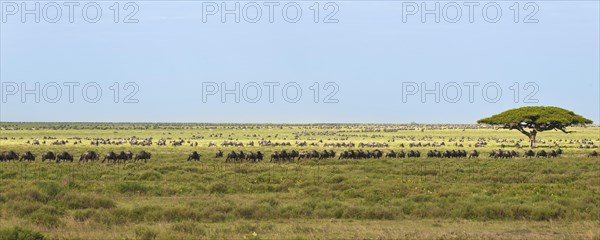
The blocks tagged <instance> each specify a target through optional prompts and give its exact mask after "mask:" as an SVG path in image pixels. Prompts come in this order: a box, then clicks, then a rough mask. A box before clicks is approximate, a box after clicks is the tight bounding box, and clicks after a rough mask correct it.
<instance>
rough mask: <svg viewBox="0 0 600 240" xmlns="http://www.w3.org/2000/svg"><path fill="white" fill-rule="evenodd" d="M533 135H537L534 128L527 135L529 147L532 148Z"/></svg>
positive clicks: (533, 146)
mask: <svg viewBox="0 0 600 240" xmlns="http://www.w3.org/2000/svg"><path fill="white" fill-rule="evenodd" d="M535 135H537V131H535V130H533V131H531V133H530V135H529V147H531V148H532V149H533V148H535Z"/></svg>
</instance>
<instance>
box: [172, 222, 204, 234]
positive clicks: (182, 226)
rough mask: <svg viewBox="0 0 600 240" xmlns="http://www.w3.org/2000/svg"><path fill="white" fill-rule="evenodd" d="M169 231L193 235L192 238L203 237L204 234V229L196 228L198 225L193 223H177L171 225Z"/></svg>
mask: <svg viewBox="0 0 600 240" xmlns="http://www.w3.org/2000/svg"><path fill="white" fill-rule="evenodd" d="M171 229H173V231H176V232H180V233H184V234H188V235H194V236H203V235H205V234H206V230H204V228H202V227H200V226H198V224H196V223H194V222H182V223H177V224H175V225H173V227H171Z"/></svg>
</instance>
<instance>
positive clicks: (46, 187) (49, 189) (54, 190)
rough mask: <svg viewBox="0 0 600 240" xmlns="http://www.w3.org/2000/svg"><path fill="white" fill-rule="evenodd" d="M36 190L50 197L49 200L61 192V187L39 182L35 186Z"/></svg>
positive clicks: (52, 183)
mask: <svg viewBox="0 0 600 240" xmlns="http://www.w3.org/2000/svg"><path fill="white" fill-rule="evenodd" d="M37 186H38V188H39V189H40V190H41V191H42V192H44V193H45V194H47V195H48V196H50V197H51V198H54V197H56V196H57V195H58V194H59V193H61V192H62V191H63V187H61V186H60V185H58V183H56V182H40V183H38V184H37Z"/></svg>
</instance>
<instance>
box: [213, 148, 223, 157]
mask: <svg viewBox="0 0 600 240" xmlns="http://www.w3.org/2000/svg"><path fill="white" fill-rule="evenodd" d="M215 157H217V158H220V157H223V151H221V150H217V152H216V153H215Z"/></svg>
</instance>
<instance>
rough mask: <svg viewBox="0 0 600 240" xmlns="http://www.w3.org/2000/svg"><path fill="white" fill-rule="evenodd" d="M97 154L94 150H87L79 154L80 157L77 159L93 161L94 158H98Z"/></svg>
mask: <svg viewBox="0 0 600 240" xmlns="http://www.w3.org/2000/svg"><path fill="white" fill-rule="evenodd" d="M98 158H99V156H98V154H97V153H96V152H94V151H87V152H84V153H82V154H81V157H79V161H80V162H81V161H86V162H87V161H94V160H98Z"/></svg>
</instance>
